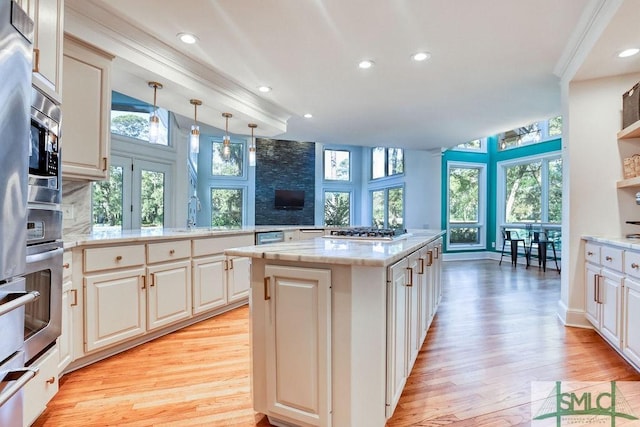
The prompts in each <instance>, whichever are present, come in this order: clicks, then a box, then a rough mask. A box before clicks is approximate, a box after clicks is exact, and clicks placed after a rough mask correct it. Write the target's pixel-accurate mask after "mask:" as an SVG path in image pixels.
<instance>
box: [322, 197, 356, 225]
mask: <svg viewBox="0 0 640 427" xmlns="http://www.w3.org/2000/svg"><path fill="white" fill-rule="evenodd" d="M350 219H351V192H349V191H325V192H324V225H327V226H335V227H346V226H348V225H349V224H350V222H351V221H350Z"/></svg>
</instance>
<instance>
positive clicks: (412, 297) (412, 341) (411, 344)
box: [405, 251, 422, 377]
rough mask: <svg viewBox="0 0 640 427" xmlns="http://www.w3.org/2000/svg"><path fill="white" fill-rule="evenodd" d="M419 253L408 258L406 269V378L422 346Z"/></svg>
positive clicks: (416, 252)
mask: <svg viewBox="0 0 640 427" xmlns="http://www.w3.org/2000/svg"><path fill="white" fill-rule="evenodd" d="M419 258H420V255H419V252H418V251H415V252H414V253H412V254H411V255H409V256H408V259H407V261H408V263H409V265H408V267H407V279H408V282H407V327H408V331H407V372H406V373H405V375H406V376H407V377H408V376H409V373H410V372H411V369H412V368H413V364H414V362H415V361H416V358H417V357H418V351H419V350H420V346H421V345H422V341H421V338H422V330H421V327H420V296H421V295H422V283H421V281H420V275H419V274H418V273H419V271H420V265H419V264H420V262H419Z"/></svg>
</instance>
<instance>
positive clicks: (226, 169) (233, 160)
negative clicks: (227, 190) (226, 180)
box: [211, 141, 244, 177]
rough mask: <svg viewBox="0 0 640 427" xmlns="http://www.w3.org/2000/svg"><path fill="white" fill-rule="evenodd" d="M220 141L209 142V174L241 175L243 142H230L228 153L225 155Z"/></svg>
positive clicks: (242, 172)
mask: <svg viewBox="0 0 640 427" xmlns="http://www.w3.org/2000/svg"><path fill="white" fill-rule="evenodd" d="M224 151H225V148H224V144H223V143H222V141H212V142H211V175H213V176H227V177H233V176H238V177H240V176H243V174H244V171H243V165H244V143H242V142H231V144H230V145H229V155H228V156H225V153H224Z"/></svg>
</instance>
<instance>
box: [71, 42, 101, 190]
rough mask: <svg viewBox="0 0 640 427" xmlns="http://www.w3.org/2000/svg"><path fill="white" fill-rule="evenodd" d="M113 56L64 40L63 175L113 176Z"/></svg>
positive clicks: (98, 178)
mask: <svg viewBox="0 0 640 427" xmlns="http://www.w3.org/2000/svg"><path fill="white" fill-rule="evenodd" d="M112 59H113V56H111V55H109V54H108V53H106V52H103V51H101V50H99V49H98V48H96V47H94V46H91V45H89V44H86V43H84V42H83V41H81V40H79V39H76V38H74V37H72V36H70V35H65V38H64V57H63V72H64V85H63V88H62V89H63V90H62V96H63V98H64V104H63V109H64V138H63V140H62V145H61V147H62V176H63V178H69V179H79V180H104V179H107V178H108V176H109V147H110V138H111V118H110V117H111V116H110V114H111V61H112Z"/></svg>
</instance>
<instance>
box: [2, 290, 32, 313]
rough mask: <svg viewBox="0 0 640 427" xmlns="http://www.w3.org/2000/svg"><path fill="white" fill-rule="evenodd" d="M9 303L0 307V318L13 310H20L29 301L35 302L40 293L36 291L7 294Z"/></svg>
mask: <svg viewBox="0 0 640 427" xmlns="http://www.w3.org/2000/svg"><path fill="white" fill-rule="evenodd" d="M7 296H8V297H9V299H10V301H9V302H7V303H5V304H2V305H0V316H2V315H4V314H7V313H8V312H10V311H11V310H15V309H16V308H20V307H22V306H23V305H27V304H29V303H30V302H31V301H35V300H37V299H38V298H40V292H38V291H30V292H10V293H8V294H7Z"/></svg>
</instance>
